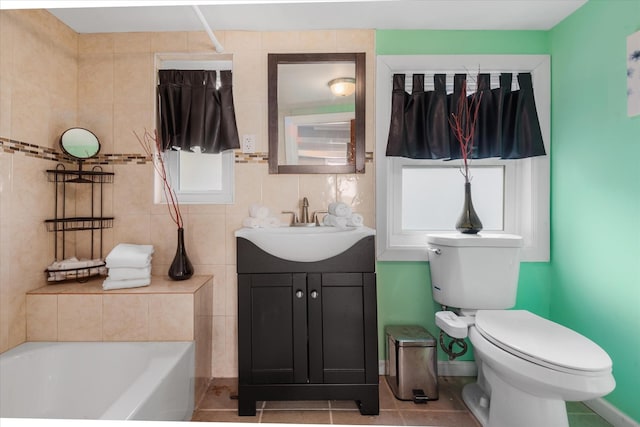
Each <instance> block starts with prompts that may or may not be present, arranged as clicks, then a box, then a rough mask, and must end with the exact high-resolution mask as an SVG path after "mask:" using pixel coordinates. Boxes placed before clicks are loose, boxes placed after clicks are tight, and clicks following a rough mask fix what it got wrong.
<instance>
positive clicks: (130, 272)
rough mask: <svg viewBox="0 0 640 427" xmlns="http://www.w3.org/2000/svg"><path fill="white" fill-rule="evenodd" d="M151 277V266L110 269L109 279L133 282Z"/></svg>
mask: <svg viewBox="0 0 640 427" xmlns="http://www.w3.org/2000/svg"><path fill="white" fill-rule="evenodd" d="M149 276H151V266H148V267H141V268H128V267H120V268H111V269H109V279H111V280H131V279H146V278H147V277H149Z"/></svg>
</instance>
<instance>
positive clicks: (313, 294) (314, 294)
mask: <svg viewBox="0 0 640 427" xmlns="http://www.w3.org/2000/svg"><path fill="white" fill-rule="evenodd" d="M311 298H314V299H315V298H318V291H311Z"/></svg>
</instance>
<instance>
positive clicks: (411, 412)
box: [192, 377, 610, 427]
mask: <svg viewBox="0 0 640 427" xmlns="http://www.w3.org/2000/svg"><path fill="white" fill-rule="evenodd" d="M473 380H474V379H473V378H471V377H440V378H439V393H440V398H439V399H438V400H437V401H431V402H429V403H427V404H418V405H416V404H414V403H413V402H405V401H401V400H397V399H396V398H395V397H394V396H393V393H392V392H391V390H390V389H389V386H388V385H387V382H386V380H385V378H384V377H380V415H378V416H363V415H360V412H358V410H357V408H356V405H355V403H354V402H351V401H335V400H332V401H294V402H276V401H269V402H259V403H258V408H257V409H258V410H257V412H256V415H255V416H254V417H239V416H238V412H237V408H238V404H237V400H234V399H232V398H231V397H232V396H235V395H236V394H237V390H238V388H237V383H238V381H237V379H232V378H224V379H216V378H214V379H213V380H212V381H211V383H210V384H209V387H208V389H207V392H206V394H205V395H204V396H203V398H202V399H201V401H200V402H199V403H198V404H197V405H196V410H195V411H194V413H193V418H192V421H210V422H243V423H284V424H343V425H376V424H377V425H393V426H402V425H406V426H411V425H420V426H438V427H481V426H480V424H479V423H478V422H477V421H476V420H475V419H474V418H473V416H472V415H471V414H470V413H469V412H468V411H467V408H466V406H465V405H464V403H463V402H462V398H461V397H460V396H461V395H460V391H461V389H462V386H463V385H465V384H466V383H468V382H470V381H473ZM567 410H568V413H569V424H570V427H610V424H609V423H607V422H606V421H604V420H603V419H602V418H600V417H599V416H598V415H596V414H594V413H593V412H592V411H591V410H590V409H589V408H587V407H586V406H585V405H583V404H582V403H569V404H568V405H567ZM541 427H542V426H541ZM545 427H552V426H545Z"/></svg>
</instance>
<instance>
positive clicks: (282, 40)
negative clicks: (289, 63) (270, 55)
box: [262, 31, 303, 53]
mask: <svg viewBox="0 0 640 427" xmlns="http://www.w3.org/2000/svg"><path fill="white" fill-rule="evenodd" d="M262 48H263V50H264V51H266V52H279V53H283V52H293V51H296V50H301V49H303V44H302V42H301V40H300V32H299V31H268V32H264V33H262Z"/></svg>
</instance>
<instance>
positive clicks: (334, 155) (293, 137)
mask: <svg viewBox="0 0 640 427" xmlns="http://www.w3.org/2000/svg"><path fill="white" fill-rule="evenodd" d="M268 98H269V99H268V102H269V105H268V107H269V114H268V116H269V173H272V174H286V173H290V174H304V173H364V167H365V123H364V120H365V54H364V53H274V54H269V55H268Z"/></svg>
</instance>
